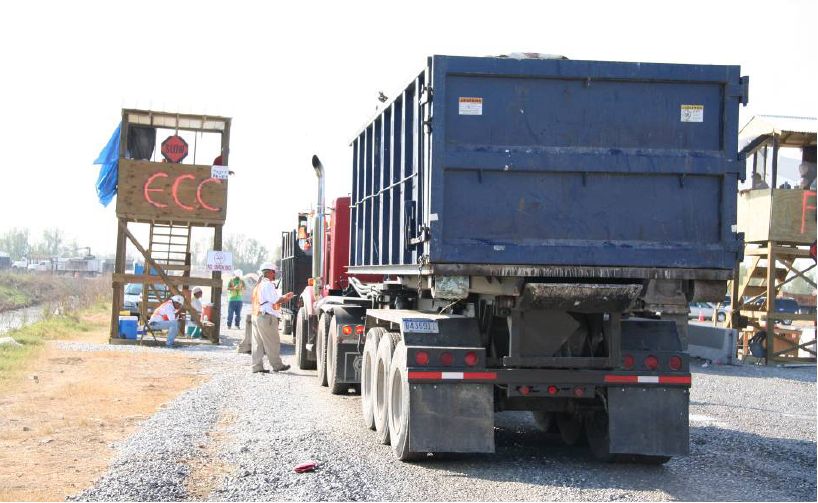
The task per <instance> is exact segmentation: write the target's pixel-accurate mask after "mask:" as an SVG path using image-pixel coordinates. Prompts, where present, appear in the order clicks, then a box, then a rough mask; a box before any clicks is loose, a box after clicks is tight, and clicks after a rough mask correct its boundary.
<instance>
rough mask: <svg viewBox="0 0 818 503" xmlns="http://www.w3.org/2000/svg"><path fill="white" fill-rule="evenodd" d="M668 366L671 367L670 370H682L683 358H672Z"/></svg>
mask: <svg viewBox="0 0 818 503" xmlns="http://www.w3.org/2000/svg"><path fill="white" fill-rule="evenodd" d="M667 365H668V367H670V370H680V369H681V368H682V357H681V356H676V355H674V356H671V357H670V359H669V360H668V362H667Z"/></svg>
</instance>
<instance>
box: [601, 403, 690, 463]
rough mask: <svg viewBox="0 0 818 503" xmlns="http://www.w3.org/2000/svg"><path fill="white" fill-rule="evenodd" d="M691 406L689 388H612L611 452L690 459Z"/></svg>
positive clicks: (609, 413) (609, 424) (609, 404)
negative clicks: (686, 456) (685, 457)
mask: <svg viewBox="0 0 818 503" xmlns="http://www.w3.org/2000/svg"><path fill="white" fill-rule="evenodd" d="M689 404H690V392H689V390H688V389H686V388H648V387H645V388H636V387H633V388H632V387H628V388H608V433H609V438H610V452H611V453H616V454H643V455H650V456H685V455H687V454H688V452H689V448H690V432H689V418H688V407H689Z"/></svg>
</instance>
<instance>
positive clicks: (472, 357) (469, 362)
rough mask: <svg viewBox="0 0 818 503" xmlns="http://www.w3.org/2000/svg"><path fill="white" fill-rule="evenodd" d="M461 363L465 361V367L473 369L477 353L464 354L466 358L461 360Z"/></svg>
mask: <svg viewBox="0 0 818 503" xmlns="http://www.w3.org/2000/svg"><path fill="white" fill-rule="evenodd" d="M463 361H465V362H466V365H468V366H469V367H474V366H475V365H477V353H475V352H474V351H469V352H468V353H466V357H465V358H463Z"/></svg>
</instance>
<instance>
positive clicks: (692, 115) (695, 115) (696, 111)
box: [682, 105, 704, 122]
mask: <svg viewBox="0 0 818 503" xmlns="http://www.w3.org/2000/svg"><path fill="white" fill-rule="evenodd" d="M682 122H704V105H682Z"/></svg>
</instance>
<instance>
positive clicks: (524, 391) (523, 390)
mask: <svg viewBox="0 0 818 503" xmlns="http://www.w3.org/2000/svg"><path fill="white" fill-rule="evenodd" d="M517 391H519V392H520V394H521V395H523V396H526V395H528V394H529V393H531V388H529V387H528V386H517Z"/></svg>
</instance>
